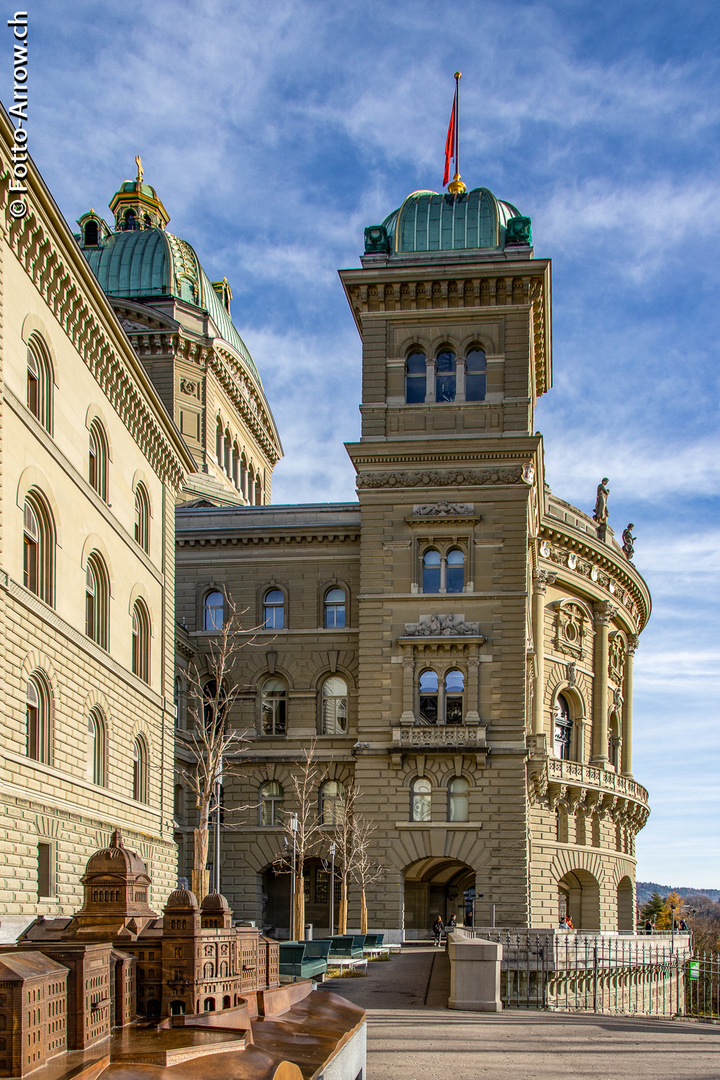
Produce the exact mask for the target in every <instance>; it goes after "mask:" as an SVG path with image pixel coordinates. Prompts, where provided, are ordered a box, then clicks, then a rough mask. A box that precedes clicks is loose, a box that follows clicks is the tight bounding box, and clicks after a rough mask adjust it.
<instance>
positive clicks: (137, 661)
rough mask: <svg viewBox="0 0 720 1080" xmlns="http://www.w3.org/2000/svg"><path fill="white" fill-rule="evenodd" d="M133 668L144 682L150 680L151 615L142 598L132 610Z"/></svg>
mask: <svg viewBox="0 0 720 1080" xmlns="http://www.w3.org/2000/svg"><path fill="white" fill-rule="evenodd" d="M132 670H133V673H134V674H135V675H137V676H138V678H140V679H142V680H143V682H146V683H149V682H150V616H149V615H148V610H147V608H146V607H145V605H144V603H143V602H142V600H136V601H135V605H134V607H133V612H132Z"/></svg>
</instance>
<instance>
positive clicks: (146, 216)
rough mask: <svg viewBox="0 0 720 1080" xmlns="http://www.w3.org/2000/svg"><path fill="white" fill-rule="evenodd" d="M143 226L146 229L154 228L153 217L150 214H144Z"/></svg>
mask: <svg viewBox="0 0 720 1080" xmlns="http://www.w3.org/2000/svg"><path fill="white" fill-rule="evenodd" d="M143 226H144V228H146V229H150V228H152V219H151V217H150V215H149V214H143Z"/></svg>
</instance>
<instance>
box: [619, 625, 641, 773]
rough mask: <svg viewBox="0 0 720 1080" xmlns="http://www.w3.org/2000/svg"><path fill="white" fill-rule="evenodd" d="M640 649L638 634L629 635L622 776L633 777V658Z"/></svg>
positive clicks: (623, 722) (626, 663)
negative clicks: (638, 648)
mask: <svg viewBox="0 0 720 1080" xmlns="http://www.w3.org/2000/svg"><path fill="white" fill-rule="evenodd" d="M637 647H638V638H637V635H636V634H629V635H628V648H627V656H626V658H625V700H624V702H623V706H624V708H623V719H622V763H621V768H622V774H623V776H632V710H633V658H634V656H635V650H636V649H637Z"/></svg>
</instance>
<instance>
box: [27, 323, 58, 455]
mask: <svg viewBox="0 0 720 1080" xmlns="http://www.w3.org/2000/svg"><path fill="white" fill-rule="evenodd" d="M26 364H27V366H26V371H27V375H26V384H25V385H26V389H25V404H26V405H27V407H28V409H29V410H30V412H31V413H32V414H33V416H34V417H35V419H36V420H37V421H38V422H39V423H40V424H41V425H42V426H43V427H44V428H45V430H46V431H47V432H48V434H49V435H52V434H53V419H54V417H53V388H54V385H55V379H54V372H53V365H52V361H51V360H50V355H49V353H48V350H47V348H46V346H45V342H44V341H43V340H42V338H41V337H40V335H39V334H37V333H33V334H31V335H30V338H29V339H28V342H27V362H26ZM32 364H34V367H35V370H34V372H33V371H32V370H31V365H32ZM31 374H32V375H33V377H34V381H35V390H34V398H35V400H34V401H33V402H31V396H32V394H31V382H30V376H31Z"/></svg>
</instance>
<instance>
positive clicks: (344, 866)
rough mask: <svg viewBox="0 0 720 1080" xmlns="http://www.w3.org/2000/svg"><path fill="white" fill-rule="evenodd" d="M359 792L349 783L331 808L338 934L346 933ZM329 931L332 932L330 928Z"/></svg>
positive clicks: (354, 853) (333, 884) (355, 847)
mask: <svg viewBox="0 0 720 1080" xmlns="http://www.w3.org/2000/svg"><path fill="white" fill-rule="evenodd" d="M359 794H360V793H359V791H358V789H357V788H356V787H355V784H354V783H351V784H349V785H348V786H347V787H346V788H345V790H344V792H343V794H342V797H341V798H338V799H337V800H336V801H335V802H334V804H333V806H332V809H331V814H332V817H333V819H334V820H333V831H332V842H333V843H334V845H335V876H336V877H338V878H339V879H340V903H339V905H338V933H340V934H346V933H347V911H348V892H349V883H350V876H351V874H352V871H353V868H354V866H355V861H356V858H357V837H356V825H355V820H356V819H355V803H356V802H357V799H358V796H359ZM331 887H332V888H334V887H335V882H331ZM330 932H331V933H332V929H331V931H330Z"/></svg>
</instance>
